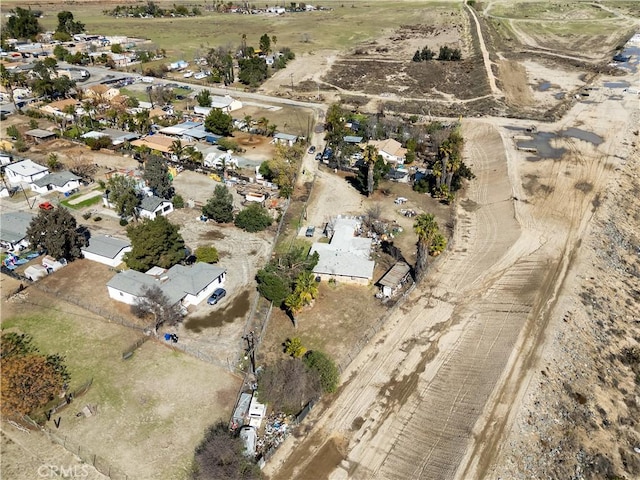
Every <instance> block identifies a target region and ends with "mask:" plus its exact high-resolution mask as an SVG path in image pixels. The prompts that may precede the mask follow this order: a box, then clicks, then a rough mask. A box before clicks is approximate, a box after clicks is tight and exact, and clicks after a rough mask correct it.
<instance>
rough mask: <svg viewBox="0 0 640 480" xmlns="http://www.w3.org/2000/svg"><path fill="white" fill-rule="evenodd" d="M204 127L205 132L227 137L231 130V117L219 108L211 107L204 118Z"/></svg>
mask: <svg viewBox="0 0 640 480" xmlns="http://www.w3.org/2000/svg"><path fill="white" fill-rule="evenodd" d="M204 129H205V130H206V131H207V132H212V133H215V134H216V135H222V136H223V137H228V136H230V135H231V132H233V118H232V117H231V115H228V114H226V113H224V112H223V111H222V110H220V109H219V108H213V109H211V111H210V112H209V115H207V117H206V118H205V119H204Z"/></svg>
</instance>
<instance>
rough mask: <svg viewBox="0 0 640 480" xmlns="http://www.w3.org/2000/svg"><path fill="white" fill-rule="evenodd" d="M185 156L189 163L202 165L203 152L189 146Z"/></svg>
mask: <svg viewBox="0 0 640 480" xmlns="http://www.w3.org/2000/svg"><path fill="white" fill-rule="evenodd" d="M183 155H184V156H185V157H186V159H187V161H189V162H192V163H199V164H202V160H203V155H202V152H201V151H200V150H198V149H197V148H196V147H194V146H193V145H187V146H186V147H184V151H183Z"/></svg>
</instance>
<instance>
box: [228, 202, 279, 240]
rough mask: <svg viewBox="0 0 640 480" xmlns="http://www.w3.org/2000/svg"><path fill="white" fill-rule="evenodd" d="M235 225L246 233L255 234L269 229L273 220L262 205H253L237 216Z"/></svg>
mask: <svg viewBox="0 0 640 480" xmlns="http://www.w3.org/2000/svg"><path fill="white" fill-rule="evenodd" d="M233 223H234V225H235V226H236V227H238V228H241V229H243V230H244V231H245V232H251V233H255V232H261V231H262V230H264V229H265V228H267V227H269V225H271V224H272V223H273V218H272V217H271V215H269V212H268V211H267V209H266V208H264V207H263V206H262V205H259V204H257V203H251V204H249V205H248V206H247V207H246V208H245V209H244V210H242V211H241V212H240V213H238V215H236V218H235V220H234V221H233Z"/></svg>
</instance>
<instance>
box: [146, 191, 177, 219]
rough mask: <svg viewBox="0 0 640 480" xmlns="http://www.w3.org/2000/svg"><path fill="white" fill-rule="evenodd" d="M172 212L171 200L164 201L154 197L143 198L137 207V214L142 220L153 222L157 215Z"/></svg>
mask: <svg viewBox="0 0 640 480" xmlns="http://www.w3.org/2000/svg"><path fill="white" fill-rule="evenodd" d="M171 212H173V203H171V200H165V199H164V198H160V197H156V196H155V195H153V196H151V197H144V198H143V199H142V201H141V202H140V206H139V207H138V214H139V215H140V216H141V217H142V218H149V219H151V220H154V219H155V218H156V217H158V216H159V215H168V214H169V213H171Z"/></svg>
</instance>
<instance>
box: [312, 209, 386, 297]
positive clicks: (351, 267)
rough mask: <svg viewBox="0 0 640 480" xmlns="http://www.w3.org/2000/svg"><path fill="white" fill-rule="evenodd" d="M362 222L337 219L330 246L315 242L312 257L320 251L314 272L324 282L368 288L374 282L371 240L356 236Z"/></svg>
mask: <svg viewBox="0 0 640 480" xmlns="http://www.w3.org/2000/svg"><path fill="white" fill-rule="evenodd" d="M359 229H360V220H358V219H355V218H343V217H338V218H337V219H336V220H335V223H334V225H333V235H332V236H331V241H330V242H329V243H314V244H313V245H312V246H311V250H310V251H309V254H313V253H314V252H318V255H319V257H320V258H319V260H318V264H317V265H316V266H315V267H314V269H313V273H315V274H316V275H317V276H319V277H320V278H321V279H322V280H325V281H328V280H335V281H341V282H346V283H355V284H358V285H368V284H369V282H370V281H371V280H372V279H373V269H374V267H375V262H374V261H372V260H370V259H369V255H370V253H371V239H370V238H365V237H358V236H356V235H355V234H356V232H357V231H358V230H359Z"/></svg>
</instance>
